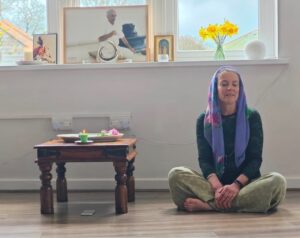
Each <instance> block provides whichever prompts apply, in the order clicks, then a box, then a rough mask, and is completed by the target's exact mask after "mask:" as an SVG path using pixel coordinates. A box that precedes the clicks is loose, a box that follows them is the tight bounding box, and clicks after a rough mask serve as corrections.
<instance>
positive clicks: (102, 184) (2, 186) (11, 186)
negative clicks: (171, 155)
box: [0, 177, 300, 191]
mask: <svg viewBox="0 0 300 238" xmlns="http://www.w3.org/2000/svg"><path fill="white" fill-rule="evenodd" d="M67 183H68V189H70V190H113V189H114V188H115V184H116V182H115V181H114V180H113V179H110V178H109V179H108V178H107V179H85V178H82V179H67ZM287 183H288V188H290V189H299V188H300V177H287ZM40 187H41V182H40V180H39V179H0V191H1V190H2V191H7V190H14V191H17V190H39V189H40ZM52 187H53V189H55V179H52ZM135 188H136V189H141V190H147V189H148V190H151V189H168V188H169V186H168V180H167V178H136V179H135Z"/></svg>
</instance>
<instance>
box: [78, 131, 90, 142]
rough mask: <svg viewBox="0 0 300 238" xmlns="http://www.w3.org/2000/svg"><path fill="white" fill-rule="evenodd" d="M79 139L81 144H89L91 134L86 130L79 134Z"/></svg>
mask: <svg viewBox="0 0 300 238" xmlns="http://www.w3.org/2000/svg"><path fill="white" fill-rule="evenodd" d="M79 138H80V142H81V143H87V142H88V139H89V134H88V133H86V131H85V130H83V131H82V132H80V133H79Z"/></svg>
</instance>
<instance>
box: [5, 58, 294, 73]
mask: <svg viewBox="0 0 300 238" xmlns="http://www.w3.org/2000/svg"><path fill="white" fill-rule="evenodd" d="M287 64H289V59H288V58H278V59H263V60H221V61H197V60H195V61H174V62H139V63H106V64H101V63H94V64H43V65H22V66H17V65H15V66H1V67H0V71H16V70H22V71H24V70H25V71H26V70H52V69H61V70H64V69H65V70H72V69H74V70H79V69H80V70H85V69H87V70H88V69H109V68H112V69H123V68H168V67H205V66H219V65H245V66H253V65H287Z"/></svg>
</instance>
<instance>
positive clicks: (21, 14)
mask: <svg viewBox="0 0 300 238" xmlns="http://www.w3.org/2000/svg"><path fill="white" fill-rule="evenodd" d="M139 4H149V5H151V7H150V8H149V9H150V10H151V14H152V17H151V19H150V24H151V26H152V27H153V29H151V30H152V32H153V35H158V34H163V35H165V34H173V35H174V36H175V39H176V38H177V39H176V40H175V44H176V47H177V49H176V52H175V59H176V60H178V61H180V60H212V59H213V53H214V44H213V43H212V42H209V41H205V42H203V41H202V40H201V39H200V37H199V36H198V30H199V28H200V27H201V26H206V25H207V24H208V23H211V22H212V23H214V22H217V23H222V22H223V20H224V18H225V19H228V20H230V21H232V22H233V23H235V24H237V25H238V26H239V35H235V36H234V37H232V38H228V39H227V41H226V43H225V49H226V59H242V58H244V50H243V47H244V45H245V44H246V42H247V41H248V42H249V41H250V40H251V39H259V40H262V41H264V42H265V45H266V50H267V57H268V58H276V57H277V56H278V42H277V32H278V30H277V27H278V26H277V0H227V1H222V0H0V64H2V65H3V64H5V65H8V64H12V65H14V64H15V61H16V60H19V59H22V58H23V50H24V48H26V47H30V46H31V47H32V42H31V41H32V34H34V33H48V32H50V33H55V32H57V33H58V39H59V44H58V45H59V47H58V55H59V62H62V61H61V59H62V57H63V55H62V52H63V50H62V49H63V10H62V9H63V7H79V6H81V7H95V6H115V5H139ZM229 6H234V7H229ZM240 11H242V12H243V13H242V14H241V13H240ZM187 12H188V13H189V14H186V13H187ZM190 12H192V13H193V14H191V13H190ZM221 13H222V14H221ZM151 14H150V15H151ZM245 20H246V21H245ZM220 21H221V22H220ZM7 22H9V23H7ZM10 24H12V25H10ZM23 32H24V33H25V34H23ZM21 35H22V36H23V35H25V36H26V37H25V38H22V37H21ZM149 40H150V45H151V44H152V43H151V41H153V39H149ZM187 42H189V43H188V44H187ZM1 44H2V45H1Z"/></svg>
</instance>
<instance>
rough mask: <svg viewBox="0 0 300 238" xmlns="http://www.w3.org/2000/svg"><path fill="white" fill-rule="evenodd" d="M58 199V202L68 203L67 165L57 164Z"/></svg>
mask: <svg viewBox="0 0 300 238" xmlns="http://www.w3.org/2000/svg"><path fill="white" fill-rule="evenodd" d="M56 165H57V168H56V173H57V179H56V198H57V201H58V202H67V201H68V189H67V179H66V177H65V172H66V168H65V163H56Z"/></svg>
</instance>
